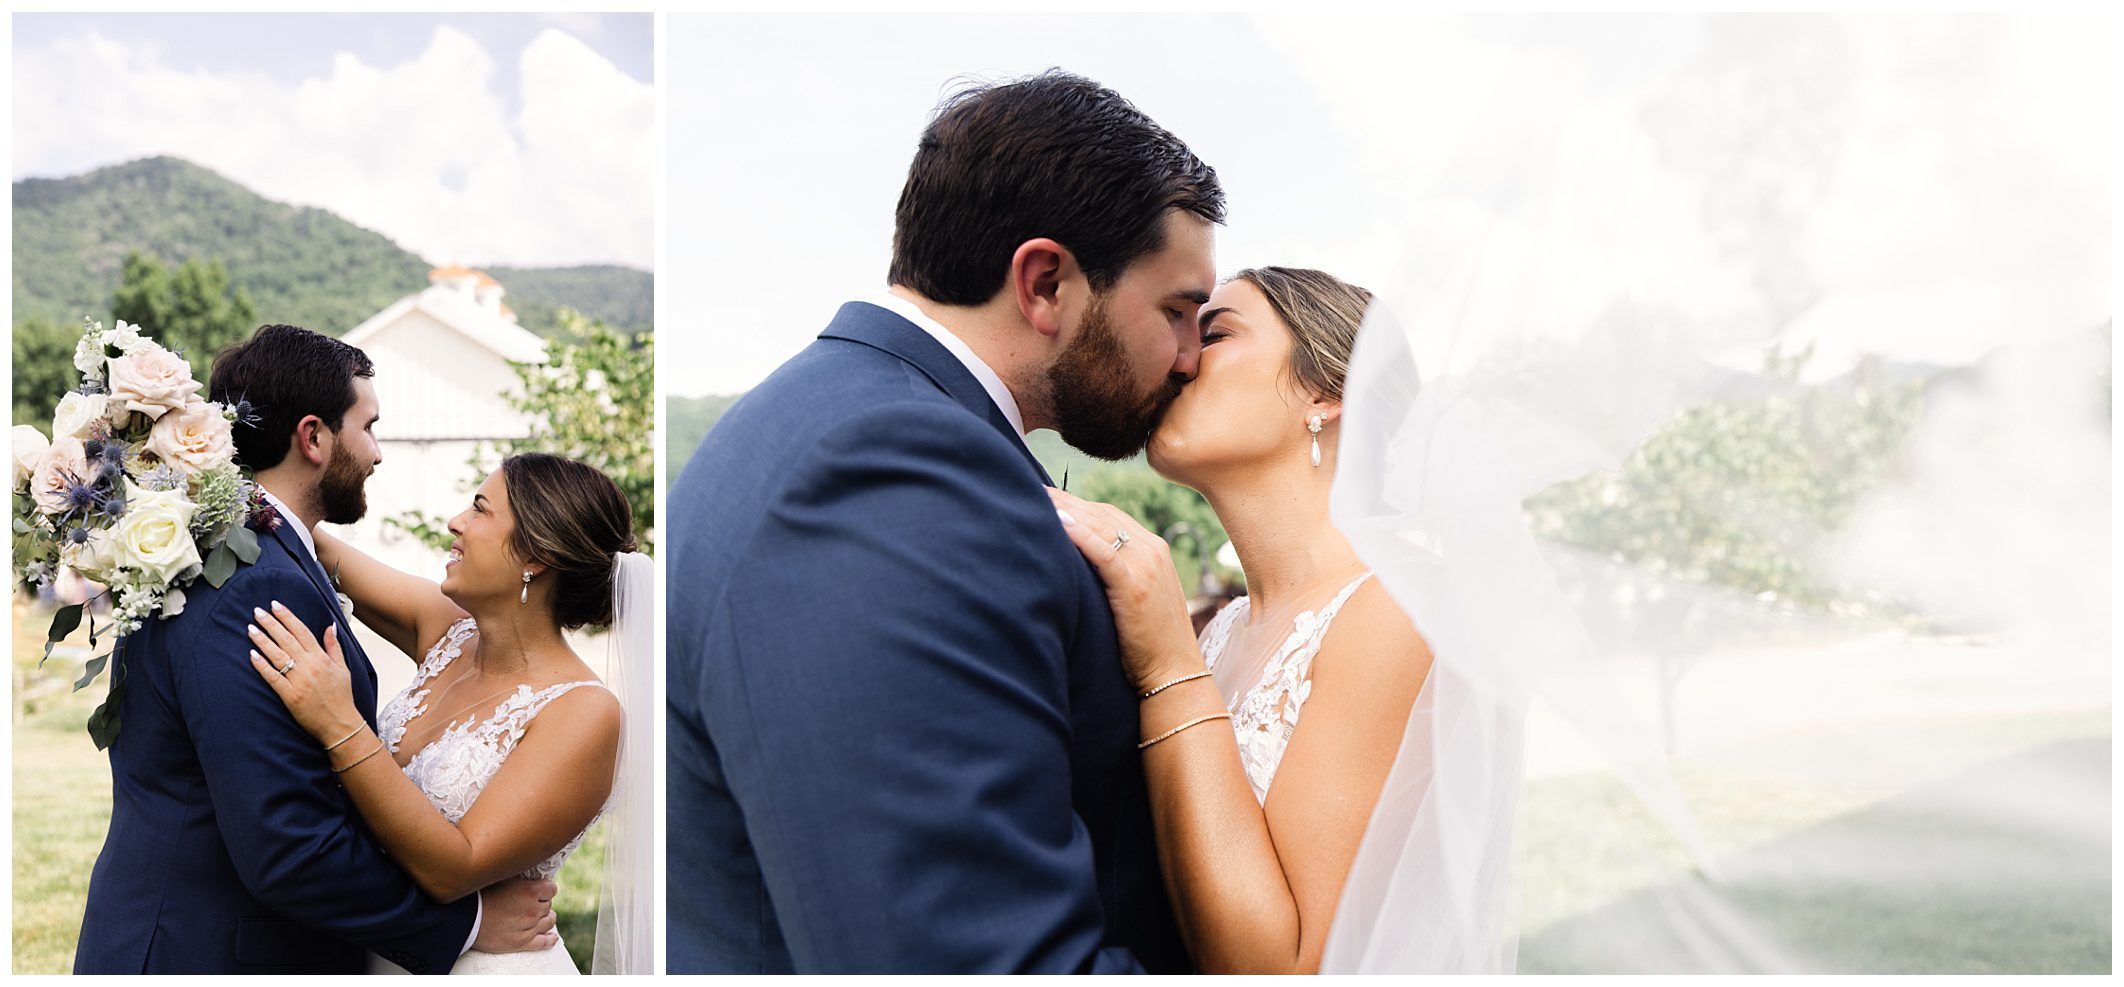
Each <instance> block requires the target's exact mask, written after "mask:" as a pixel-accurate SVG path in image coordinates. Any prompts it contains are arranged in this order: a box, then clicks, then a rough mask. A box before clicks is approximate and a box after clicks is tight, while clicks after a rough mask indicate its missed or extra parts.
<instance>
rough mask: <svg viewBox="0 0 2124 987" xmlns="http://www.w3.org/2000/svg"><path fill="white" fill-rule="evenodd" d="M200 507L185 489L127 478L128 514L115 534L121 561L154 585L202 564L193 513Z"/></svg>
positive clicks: (126, 512)
mask: <svg viewBox="0 0 2124 987" xmlns="http://www.w3.org/2000/svg"><path fill="white" fill-rule="evenodd" d="M198 510H199V505H197V504H194V503H192V501H191V499H190V498H188V497H186V496H185V495H184V493H183V491H179V490H142V489H141V488H140V487H138V486H135V485H134V484H133V482H132V481H130V480H128V481H126V484H125V516H124V517H121V518H119V519H118V527H117V530H116V531H115V532H114V534H113V542H114V545H113V547H112V551H113V555H114V556H115V557H116V559H117V561H118V564H119V565H121V566H124V567H126V568H128V569H132V570H134V571H136V572H138V573H140V574H141V576H142V577H143V579H144V580H145V581H147V582H148V583H150V584H152V585H162V584H166V583H168V582H169V581H170V580H172V579H175V578H177V574H178V573H180V572H183V571H184V570H186V569H189V568H191V567H192V566H195V565H198V564H199V546H198V544H197V543H195V542H193V541H192V515H193V514H195V513H197V512H198Z"/></svg>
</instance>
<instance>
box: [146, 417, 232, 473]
mask: <svg viewBox="0 0 2124 987" xmlns="http://www.w3.org/2000/svg"><path fill="white" fill-rule="evenodd" d="M147 448H148V451H149V452H152V453H154V454H155V456H156V458H158V459H161V460H162V461H163V462H165V463H168V464H170V465H171V466H175V467H177V468H178V469H180V470H183V471H184V472H185V473H187V474H191V475H197V474H200V473H204V472H207V471H208V470H213V469H218V468H220V467H221V466H222V465H223V464H225V463H227V462H228V461H230V460H232V459H234V458H236V438H235V435H234V433H233V432H232V431H231V430H230V428H229V419H228V417H227V416H225V415H223V414H222V413H221V406H220V405H216V404H208V403H207V402H205V401H194V402H192V403H191V404H188V405H185V406H184V407H183V408H182V409H180V410H177V411H173V412H170V413H169V414H166V415H163V416H162V417H161V418H158V419H156V420H155V427H154V428H153V429H151V430H149V432H148V438H147Z"/></svg>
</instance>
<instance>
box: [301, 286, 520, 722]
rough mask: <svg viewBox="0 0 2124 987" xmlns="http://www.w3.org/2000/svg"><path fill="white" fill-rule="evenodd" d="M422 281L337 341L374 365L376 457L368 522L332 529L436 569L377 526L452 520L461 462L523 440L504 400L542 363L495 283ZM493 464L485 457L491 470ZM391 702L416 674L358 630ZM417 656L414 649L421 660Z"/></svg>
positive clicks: (465, 494) (437, 573) (427, 556)
mask: <svg viewBox="0 0 2124 987" xmlns="http://www.w3.org/2000/svg"><path fill="white" fill-rule="evenodd" d="M428 282H429V284H428V287H427V289H426V290H424V291H421V292H420V293H419V294H415V295H409V296H407V297H405V298H401V299H399V300H398V301H397V302H396V303H393V304H392V305H391V306H390V307H388V308H386V309H384V310H383V311H381V312H378V313H376V314H375V315H374V316H371V317H370V318H369V319H368V320H367V321H364V322H363V323H362V324H361V325H359V326H356V327H354V328H353V329H352V330H351V331H349V332H348V333H347V334H346V335H345V336H343V337H341V338H342V339H343V340H344V341H345V342H347V343H348V344H350V345H353V346H358V347H360V348H361V349H362V351H363V352H365V353H367V354H368V355H369V359H370V360H371V361H373V362H374V363H375V365H376V379H375V387H376V398H377V404H378V405H379V406H380V409H381V411H380V415H379V417H378V419H377V422H376V437H377V439H378V443H379V445H380V446H381V447H382V452H383V462H382V464H380V465H378V466H377V467H376V473H375V475H373V476H371V477H370V478H369V484H368V497H369V512H368V517H367V518H365V519H364V520H362V521H361V522H360V523H359V524H356V525H352V526H349V527H344V528H338V529H336V531H335V534H338V535H339V536H340V537H342V538H344V539H346V540H347V541H348V542H350V543H351V544H353V545H356V546H358V547H359V548H360V549H361V550H362V551H365V552H368V553H369V554H371V555H374V556H376V557H377V558H379V559H381V560H383V561H384V562H386V563H388V564H390V565H391V566H393V567H395V568H398V569H401V570H404V571H406V572H411V573H415V574H418V575H421V576H424V577H426V578H430V579H437V580H440V579H441V578H442V576H443V569H442V567H443V553H441V552H438V551H434V550H432V549H429V548H427V547H426V546H424V545H422V544H420V543H419V542H418V541H415V540H414V539H413V538H412V537H411V536H410V535H407V534H405V533H403V532H400V531H398V530H396V529H393V528H387V527H386V526H385V525H384V524H383V519H384V518H389V517H396V516H398V515H399V514H401V513H404V512H406V511H410V510H418V511H421V512H423V513H425V514H428V515H430V516H433V517H437V518H441V519H443V520H448V519H449V518H451V517H454V516H456V514H457V513H458V512H459V511H462V510H464V509H465V507H466V506H467V505H469V504H470V503H471V500H472V488H473V485H474V483H475V482H476V480H475V473H474V471H473V469H472V467H470V466H469V465H467V463H468V462H469V461H470V460H471V458H472V456H473V454H474V452H475V451H476V450H478V449H480V448H481V446H482V444H483V443H484V444H491V443H493V442H496V441H498V440H503V439H516V438H522V437H524V436H526V435H528V434H530V432H531V420H530V419H529V417H527V416H526V415H524V414H523V413H522V412H519V411H517V410H516V409H514V408H512V407H510V406H509V403H508V400H507V399H506V398H505V397H504V394H505V393H514V392H515V391H517V389H518V384H517V377H516V372H515V371H514V370H513V369H512V368H511V367H510V366H509V364H510V363H511V362H512V361H513V362H518V363H524V362H534V363H535V362H542V361H543V360H544V359H545V355H546V350H545V342H544V340H542V339H540V338H539V337H538V336H537V335H536V334H534V333H532V332H531V331H530V330H527V329H524V328H523V327H521V326H519V325H517V324H516V315H515V313H513V312H511V311H509V308H508V306H506V305H503V304H502V294H503V290H502V286H501V285H500V284H498V283H496V282H495V280H494V279H493V278H490V277H488V276H487V275H486V274H485V273H483V272H480V271H475V270H471V269H469V268H464V267H438V268H436V269H434V270H433V271H430V272H428ZM496 463H498V459H495V458H492V457H491V456H490V462H489V464H488V466H489V468H491V467H492V466H493V465H495V464H496ZM361 635H362V645H363V647H364V648H365V649H367V650H368V651H369V652H370V655H371V657H372V659H373V660H374V662H375V665H376V669H377V672H378V674H379V675H380V676H381V683H380V684H381V686H382V692H383V695H384V696H386V697H388V696H390V695H392V694H393V693H395V692H396V691H397V690H398V688H399V687H400V686H401V685H403V684H404V683H405V682H406V681H407V680H408V679H410V678H411V674H412V667H411V665H409V664H407V663H405V662H403V661H401V660H398V659H396V658H395V657H394V656H393V655H392V653H391V651H390V646H389V645H386V644H384V643H383V641H382V639H381V638H377V637H375V636H373V635H371V634H369V633H368V632H367V631H366V629H361ZM416 657H417V656H416Z"/></svg>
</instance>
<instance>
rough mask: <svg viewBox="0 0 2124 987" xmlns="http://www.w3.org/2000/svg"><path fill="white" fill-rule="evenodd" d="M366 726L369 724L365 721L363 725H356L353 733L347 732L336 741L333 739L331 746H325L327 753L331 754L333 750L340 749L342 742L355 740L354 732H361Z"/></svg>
mask: <svg viewBox="0 0 2124 987" xmlns="http://www.w3.org/2000/svg"><path fill="white" fill-rule="evenodd" d="M366 726H368V724H366V723H364V724H362V725H361V726H359V727H355V728H354V730H353V732H352V733H349V734H347V735H346V736H344V737H341V738H339V739H338V740H335V741H333V742H332V746H330V747H327V748H325V753H327V754H329V753H331V752H333V751H336V750H338V749H339V745H341V744H344V743H346V742H347V741H349V740H353V739H354V734H357V733H360V732H361V730H362V727H366Z"/></svg>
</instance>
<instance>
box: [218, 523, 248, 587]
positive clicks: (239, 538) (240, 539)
mask: <svg viewBox="0 0 2124 987" xmlns="http://www.w3.org/2000/svg"><path fill="white" fill-rule="evenodd" d="M221 544H222V546H223V547H224V548H227V549H228V550H230V551H232V552H235V553H236V558H238V559H239V560H241V561H242V562H243V564H244V565H250V564H251V563H253V562H256V561H258V533H257V532H255V531H252V530H251V529H249V528H246V527H244V526H243V525H241V524H238V525H236V526H234V527H232V528H230V529H229V537H228V538H227V539H226V540H224V541H223V542H222V543H221ZM214 585H216V586H219V585H221V584H220V583H215V584H214Z"/></svg>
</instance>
